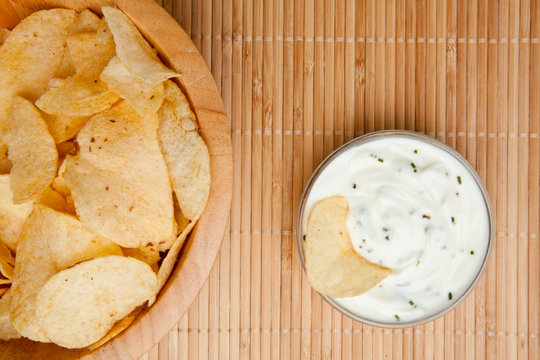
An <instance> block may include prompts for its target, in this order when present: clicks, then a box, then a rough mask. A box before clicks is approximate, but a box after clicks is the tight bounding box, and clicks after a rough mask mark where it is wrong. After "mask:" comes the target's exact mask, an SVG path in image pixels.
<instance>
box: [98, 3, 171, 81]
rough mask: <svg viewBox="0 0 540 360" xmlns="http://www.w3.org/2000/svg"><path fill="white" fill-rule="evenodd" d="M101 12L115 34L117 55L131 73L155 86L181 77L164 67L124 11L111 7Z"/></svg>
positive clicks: (106, 7) (104, 8) (105, 7)
mask: <svg viewBox="0 0 540 360" xmlns="http://www.w3.org/2000/svg"><path fill="white" fill-rule="evenodd" d="M101 11H102V12H103V15H104V16H105V19H106V20H107V23H108V24H109V28H110V29H111V32H112V34H113V37H114V42H115V43H116V53H117V54H118V57H119V58H120V60H121V61H122V63H123V64H124V65H125V66H126V68H127V69H128V70H129V72H130V73H132V74H133V75H135V76H137V77H139V78H140V79H141V80H143V81H145V82H147V83H149V84H153V85H157V84H159V83H160V82H163V81H165V80H167V79H169V78H172V77H176V76H179V74H177V73H175V72H174V71H172V70H171V69H169V68H167V67H166V66H165V65H163V63H162V62H161V60H159V58H158V56H157V53H156V51H155V50H154V49H153V48H152V47H151V46H150V44H148V42H147V41H146V40H145V39H144V38H143V36H142V35H141V33H140V32H139V30H138V29H137V28H136V27H135V25H133V24H132V23H131V21H130V20H129V19H128V17H127V16H126V15H125V14H124V13H123V12H122V11H120V10H118V9H116V8H112V7H109V6H104V7H103V8H102V9H101Z"/></svg>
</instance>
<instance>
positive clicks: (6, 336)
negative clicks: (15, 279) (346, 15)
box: [0, 290, 21, 340]
mask: <svg viewBox="0 0 540 360" xmlns="http://www.w3.org/2000/svg"><path fill="white" fill-rule="evenodd" d="M11 293H12V291H11V290H8V291H7V292H6V293H5V294H4V295H3V296H2V298H1V299H0V340H11V339H18V338H20V337H21V335H20V334H19V333H18V332H17V330H15V329H14V328H13V326H11V322H10V321H9V305H10V304H11Z"/></svg>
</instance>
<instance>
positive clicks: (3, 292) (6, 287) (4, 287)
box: [0, 284, 11, 298]
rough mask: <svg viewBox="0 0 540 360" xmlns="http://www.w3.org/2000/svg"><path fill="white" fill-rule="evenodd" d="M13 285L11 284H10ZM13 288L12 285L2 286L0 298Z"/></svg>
mask: <svg viewBox="0 0 540 360" xmlns="http://www.w3.org/2000/svg"><path fill="white" fill-rule="evenodd" d="M10 285H11V284H10ZM9 289H11V286H0V298H1V297H2V296H4V295H5V293H7V292H8V291H9Z"/></svg>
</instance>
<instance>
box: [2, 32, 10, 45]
mask: <svg viewBox="0 0 540 360" xmlns="http://www.w3.org/2000/svg"><path fill="white" fill-rule="evenodd" d="M10 33H11V31H9V30H8V29H0V46H2V45H3V44H4V43H5V42H6V40H7V38H8V37H9V34H10Z"/></svg>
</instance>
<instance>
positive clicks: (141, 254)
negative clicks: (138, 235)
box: [122, 245, 161, 267]
mask: <svg viewBox="0 0 540 360" xmlns="http://www.w3.org/2000/svg"><path fill="white" fill-rule="evenodd" d="M122 251H123V252H124V255H125V256H129V257H132V258H135V259H137V260H140V261H142V262H145V263H147V264H148V265H150V267H152V266H154V265H155V264H157V263H158V261H159V260H160V259H161V258H160V256H159V251H158V250H157V249H156V246H155V245H153V246H149V247H144V246H143V247H140V248H122Z"/></svg>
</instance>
